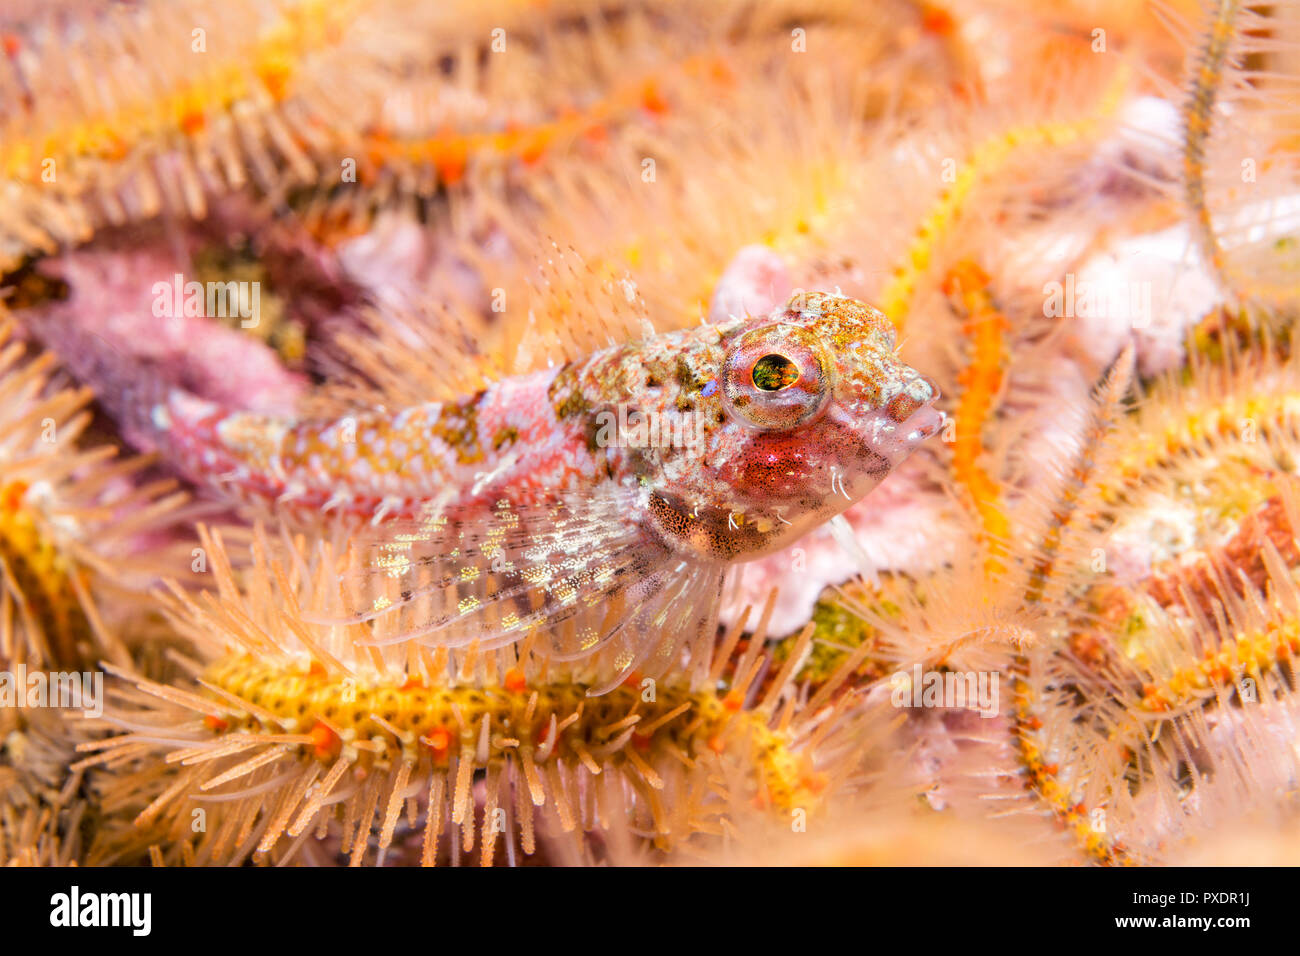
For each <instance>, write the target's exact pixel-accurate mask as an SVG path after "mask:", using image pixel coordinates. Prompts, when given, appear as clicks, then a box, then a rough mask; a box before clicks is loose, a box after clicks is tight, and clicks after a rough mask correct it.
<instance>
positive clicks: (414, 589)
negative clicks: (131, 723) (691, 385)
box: [307, 492, 722, 673]
mask: <svg viewBox="0 0 1300 956" xmlns="http://www.w3.org/2000/svg"><path fill="white" fill-rule="evenodd" d="M643 514H644V505H643V504H642V503H641V498H640V496H639V495H637V494H636V493H634V492H626V493H610V494H605V495H601V496H598V497H597V498H595V499H592V498H585V499H578V498H576V497H574V498H565V499H557V500H555V501H552V502H548V503H546V504H544V505H527V506H519V505H513V504H510V503H509V502H506V501H502V502H499V503H498V504H497V505H496V506H495V507H493V508H491V509H487V510H482V509H478V510H474V511H467V510H465V509H460V508H457V507H443V508H437V509H430V512H429V513H428V514H427V515H425V516H423V517H421V518H420V519H417V520H409V519H403V520H391V521H385V522H382V523H381V524H379V525H378V526H375V527H367V528H364V529H361V530H360V531H359V532H358V533H357V534H355V535H353V536H352V539H351V540H352V544H351V548H352V552H353V553H352V554H351V555H349V556H348V557H347V560H346V561H343V562H341V564H342V570H341V572H340V573H339V576H338V585H337V588H336V589H334V590H333V591H332V593H330V594H329V595H328V596H327V598H326V599H325V600H324V601H323V602H321V604H320V606H319V607H317V608H316V609H314V611H313V612H311V613H309V614H308V615H307V616H308V617H309V618H310V619H311V620H313V621H315V622H317V623H329V624H343V625H364V626H365V627H367V628H368V629H369V631H370V634H369V635H368V636H367V637H366V639H365V641H364V642H365V643H369V644H374V645H394V644H399V643H403V642H407V641H416V642H418V643H420V644H422V645H426V646H443V647H448V648H458V647H468V646H470V645H476V646H477V647H478V648H479V649H480V650H490V649H493V648H497V647H503V646H506V645H509V644H513V643H515V642H518V641H521V640H523V639H524V638H526V637H527V636H529V635H530V634H533V633H536V634H537V635H538V639H539V640H540V641H543V642H544V643H542V644H541V647H543V648H544V647H546V646H547V645H548V644H549V647H550V652H551V655H552V656H553V657H554V658H556V659H559V660H569V661H576V660H581V659H583V658H586V657H588V656H589V655H592V654H594V653H596V652H597V651H601V652H602V660H603V659H606V658H608V659H609V661H610V662H611V666H612V667H613V668H615V670H616V671H618V672H620V673H622V672H630V671H631V670H632V669H634V668H637V667H641V666H642V665H652V666H656V667H657V666H658V665H659V664H663V663H665V661H666V660H667V659H669V658H671V657H672V655H673V654H674V653H675V651H679V650H680V649H681V646H682V644H681V641H680V640H679V634H678V633H677V632H679V631H681V630H682V629H683V626H687V625H690V626H693V625H695V624H697V623H699V622H700V621H702V620H704V619H705V618H708V619H709V620H713V621H716V618H715V617H711V615H716V610H717V592H718V591H719V590H720V587H721V584H720V582H721V574H722V572H721V570H719V569H714V568H712V566H706V565H700V564H696V563H694V562H691V561H690V560H688V559H684V558H682V557H681V556H680V555H677V554H676V553H674V552H672V551H671V550H670V549H668V548H667V547H666V546H665V545H664V544H663V543H662V542H661V541H660V540H659V539H658V538H656V537H655V536H654V535H653V534H652V533H650V532H649V531H648V530H646V528H645V527H644V525H643V524H642V518H643ZM715 579H716V580H715ZM715 626H716V624H715ZM697 630H698V628H697ZM606 650H607V651H609V653H608V654H605V653H604V651H606ZM665 666H666V664H665Z"/></svg>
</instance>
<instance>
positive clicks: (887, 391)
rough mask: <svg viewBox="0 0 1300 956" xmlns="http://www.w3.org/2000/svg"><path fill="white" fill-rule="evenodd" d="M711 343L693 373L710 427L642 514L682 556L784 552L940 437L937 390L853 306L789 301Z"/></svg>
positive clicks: (725, 330)
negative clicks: (691, 459)
mask: <svg viewBox="0 0 1300 956" xmlns="http://www.w3.org/2000/svg"><path fill="white" fill-rule="evenodd" d="M718 331H719V340H718V341H717V345H716V348H714V349H712V350H710V352H709V353H708V354H707V355H706V356H705V358H704V359H703V360H702V366H703V367H702V374H703V375H705V376H709V375H711V376H712V378H711V380H710V384H709V385H708V386H706V388H705V392H710V393H714V394H715V397H716V400H717V404H718V406H719V407H720V409H721V412H720V414H718V415H717V416H716V419H715V421H716V423H717V424H716V427H713V428H712V429H711V430H710V432H709V434H708V436H707V439H708V440H707V442H705V444H704V446H703V449H702V452H701V455H700V457H699V467H698V469H696V470H695V471H694V472H691V471H689V470H686V469H682V468H678V469H677V470H676V471H675V472H674V473H672V474H666V475H665V476H664V480H663V481H662V482H661V483H660V486H659V488H657V489H656V495H655V496H654V497H653V498H652V500H651V509H652V511H653V510H654V509H655V508H658V509H659V512H660V513H659V514H656V516H655V517H656V522H657V524H658V525H659V526H660V527H663V528H666V529H667V534H668V535H670V536H671V537H673V538H674V540H675V541H676V542H677V543H678V544H679V546H681V545H683V544H684V545H685V547H686V548H687V549H688V550H692V551H695V552H696V553H698V554H700V555H702V556H706V557H714V558H721V559H724V560H750V559H753V558H756V557H759V556H762V555H764V554H769V553H771V552H773V551H777V550H780V549H782V548H784V547H787V546H789V545H790V544H792V543H793V542H794V541H796V540H797V539H798V538H800V537H802V536H803V535H804V534H806V533H807V532H808V531H809V530H811V529H812V528H814V527H816V526H817V525H820V524H822V523H823V522H825V521H828V520H829V519H831V518H833V517H834V516H835V515H837V514H839V513H841V512H842V511H844V510H845V509H847V508H848V507H850V506H851V505H853V504H854V503H856V502H857V501H858V500H860V499H861V498H863V497H864V496H865V495H867V493H868V492H870V491H871V490H872V489H873V488H875V487H876V486H877V485H878V484H879V483H880V482H881V481H882V480H884V478H885V477H886V476H887V475H888V474H889V473H890V472H891V471H892V470H893V469H894V468H895V467H897V466H898V465H899V464H900V463H901V462H902V461H903V460H904V459H906V458H907V457H908V456H909V455H910V454H911V453H912V452H913V451H914V450H915V449H916V448H917V447H918V446H919V445H920V444H921V443H922V442H924V441H925V440H926V439H928V438H930V437H932V436H934V435H935V434H937V433H938V431H939V430H940V428H941V427H942V424H943V415H942V413H940V412H939V411H938V410H937V409H935V407H934V403H935V401H936V400H937V399H938V398H939V390H938V388H937V386H936V385H935V384H934V382H933V381H931V380H930V379H928V378H926V377H925V376H924V375H922V374H921V373H920V372H918V371H916V370H915V369H913V368H911V367H910V366H908V365H907V364H906V363H904V362H903V361H902V360H901V359H900V358H899V357H898V352H897V346H896V341H895V333H894V328H893V326H892V324H891V323H890V321H889V320H888V319H887V318H886V317H885V315H884V314H883V313H881V312H880V311H879V310H877V309H874V308H872V307H871V306H869V305H867V304H865V303H863V302H859V301H857V300H855V299H851V298H848V297H845V296H841V295H831V294H828V293H820V292H800V293H796V294H795V295H794V296H793V297H791V299H790V300H789V301H788V302H787V303H786V304H785V305H784V306H783V307H781V308H778V309H776V310H774V311H773V312H772V313H770V314H768V315H766V316H762V317H757V318H747V319H744V320H737V321H735V322H733V323H731V324H729V325H726V326H723V327H720V328H719V330H718ZM688 512H689V513H688Z"/></svg>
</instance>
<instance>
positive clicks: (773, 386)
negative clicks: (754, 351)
mask: <svg viewBox="0 0 1300 956" xmlns="http://www.w3.org/2000/svg"><path fill="white" fill-rule="evenodd" d="M753 380H754V387H755V388H758V389H761V390H762V391H764V392H779V391H780V390H781V389H783V388H789V387H790V386H791V385H793V384H794V383H795V382H797V381H799V366H797V365H795V364H794V362H791V361H790V360H789V359H788V358H786V357H785V356H784V355H777V354H776V353H775V352H769V353H768V354H767V355H764V356H763V357H762V358H761V359H759V360H758V361H757V362H755V363H754V374H753Z"/></svg>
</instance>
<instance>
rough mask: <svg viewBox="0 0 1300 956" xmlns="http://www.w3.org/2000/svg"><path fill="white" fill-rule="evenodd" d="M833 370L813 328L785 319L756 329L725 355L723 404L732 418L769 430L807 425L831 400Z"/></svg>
mask: <svg viewBox="0 0 1300 956" xmlns="http://www.w3.org/2000/svg"><path fill="white" fill-rule="evenodd" d="M830 368H831V366H830V362H829V360H828V359H827V357H826V353H825V351H824V350H823V349H822V346H821V343H820V342H819V341H818V339H817V337H816V336H815V335H813V334H812V333H811V332H809V331H808V330H807V329H804V328H800V327H799V326H797V325H786V324H784V323H776V324H775V325H766V326H763V327H762V328H757V329H750V330H749V331H748V332H745V333H744V334H743V335H741V336H740V338H739V339H737V340H736V342H735V343H734V344H733V345H732V346H731V348H730V349H728V351H727V354H726V357H725V358H724V359H723V368H722V404H723V407H724V408H725V409H726V410H727V413H728V414H729V415H730V416H731V417H732V418H734V419H736V420H738V421H740V422H742V423H743V424H746V425H749V426H750V427H752V428H760V429H763V430H765V431H767V430H780V429H787V428H794V427H796V426H799V425H805V424H807V423H808V422H811V421H813V420H814V419H815V418H817V416H819V415H820V414H821V413H822V412H823V411H824V410H825V408H826V404H827V402H828V401H829V400H830V396H831V381H830Z"/></svg>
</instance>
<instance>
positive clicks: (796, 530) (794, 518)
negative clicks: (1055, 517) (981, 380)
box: [153, 293, 941, 562]
mask: <svg viewBox="0 0 1300 956" xmlns="http://www.w3.org/2000/svg"><path fill="white" fill-rule="evenodd" d="M773 355H776V356H783V357H784V358H786V359H788V360H790V361H791V362H792V363H793V365H794V366H795V369H794V370H790V369H789V366H785V368H786V369H787V375H788V374H790V373H791V371H793V374H795V375H797V380H796V381H795V382H794V383H793V384H791V385H788V386H786V387H782V388H779V389H775V390H768V391H764V390H763V389H759V388H756V387H754V385H753V375H754V366H755V362H756V360H759V359H762V358H763V357H764V356H773ZM937 397H938V396H937V390H936V389H935V388H934V386H933V385H932V384H931V383H930V382H929V381H928V380H927V379H925V378H924V377H922V376H921V375H920V374H919V373H917V372H916V371H914V370H913V369H911V368H909V367H908V366H907V365H905V364H903V363H902V362H901V361H900V360H899V359H898V357H897V355H896V354H895V347H894V333H893V329H892V326H891V325H890V324H889V321H888V320H887V319H886V318H885V316H884V315H883V314H881V313H880V312H879V311H877V310H875V309H873V308H871V307H870V306H867V305H865V304H863V303H861V302H858V301H856V300H853V299H849V298H845V297H842V296H836V295H829V294H825V293H806V294H800V295H796V296H795V297H793V298H792V299H791V300H790V302H788V303H787V304H786V305H785V306H783V307H781V308H779V309H776V310H774V311H773V312H772V313H771V314H769V315H767V316H762V317H757V318H752V317H751V318H742V319H734V320H731V321H729V322H727V323H725V324H722V325H706V326H700V327H697V328H693V329H689V330H686V331H682V332H675V333H671V334H666V335H660V336H656V337H654V338H652V339H648V340H644V341H642V342H637V343H633V344H629V345H625V346H620V347H615V348H611V349H607V350H603V351H600V352H597V353H594V354H593V355H591V356H590V357H589V358H587V359H586V360H584V361H578V362H570V363H568V364H566V365H564V366H562V367H561V368H559V369H554V370H546V371H543V372H538V373H534V374H531V375H527V376H522V377H518V378H512V379H507V380H504V381H501V382H499V383H495V384H493V385H491V386H489V387H487V388H486V389H484V390H482V391H480V392H479V393H477V394H476V395H473V396H471V397H469V398H467V399H466V400H464V401H462V402H452V403H442V404H437V403H431V404H427V405H422V406H417V407H414V408H409V409H405V410H403V411H401V412H398V413H392V412H384V411H383V410H375V411H371V412H366V413H359V414H357V415H354V416H349V417H345V418H341V419H338V420H335V421H328V422H323V421H300V422H291V421H285V420H278V419H274V418H270V417H267V416H263V415H257V414H250V413H235V414H227V413H225V412H224V411H223V410H222V409H221V408H219V407H218V406H216V405H213V404H211V403H207V402H203V401H200V400H197V399H194V398H193V397H191V396H188V395H186V394H184V393H181V392H173V393H171V395H170V396H169V398H168V401H167V402H166V404H165V405H162V406H160V407H159V408H157V409H156V410H155V412H154V416H153V417H154V422H155V424H156V425H157V426H159V427H160V428H162V429H164V430H165V431H166V432H167V433H168V434H169V437H170V441H171V444H172V446H173V449H174V452H175V454H176V455H177V456H178V458H179V461H180V463H181V464H182V466H183V467H184V468H185V470H186V471H188V472H190V473H191V474H192V475H194V476H196V477H200V478H205V479H207V480H211V481H215V482H218V483H220V484H222V485H224V486H226V487H227V488H230V487H233V488H234V489H235V490H237V491H239V492H240V493H241V494H242V495H244V496H246V497H254V498H265V499H277V500H282V501H285V502H286V503H291V504H293V505H294V506H295V507H297V508H301V509H307V510H310V511H319V510H336V511H338V512H341V513H344V514H349V515H353V516H356V517H360V518H367V519H369V518H374V517H376V516H379V517H381V518H382V517H386V516H413V515H416V514H418V513H420V512H421V511H422V509H424V508H425V507H426V505H427V503H428V502H429V501H431V500H435V499H436V500H439V501H441V502H442V503H444V504H446V505H448V506H455V507H457V508H459V509H462V510H464V509H466V508H473V507H476V506H482V507H484V508H487V507H489V506H491V505H492V504H494V503H496V502H499V501H501V500H502V499H505V500H507V501H509V502H510V503H511V504H513V505H517V506H526V505H533V504H545V503H546V502H547V501H548V500H550V499H553V498H554V497H555V496H558V495H572V494H590V495H593V496H598V495H600V494H601V493H602V490H603V489H608V488H610V487H617V488H620V489H622V490H624V491H626V492H628V493H630V494H631V495H632V497H633V500H635V501H637V502H639V503H640V504H641V505H642V507H643V511H642V513H641V514H639V515H629V518H630V519H631V520H635V521H637V522H638V523H640V524H641V525H642V526H643V527H644V528H645V529H647V530H649V531H650V532H652V533H653V535H654V536H655V537H656V538H658V539H659V540H660V541H662V542H664V543H665V544H666V545H668V546H669V547H671V548H672V549H674V550H676V551H680V552H686V553H688V554H690V555H691V556H693V557H695V558H698V559H701V560H705V561H718V562H730V561H734V560H746V559H749V558H754V557H758V556H760V555H763V554H767V553H770V552H771V551H774V550H777V549H780V548H782V547H785V546H787V545H789V544H790V543H792V542H793V541H794V540H796V539H797V538H798V537H799V536H801V535H802V534H804V533H805V532H806V531H808V530H809V529H810V528H812V527H814V526H816V525H817V524H820V523H821V522H823V521H825V520H827V519H829V518H830V517H832V516H834V515H835V514H838V513H839V512H841V511H843V510H844V509H845V508H847V507H849V505H851V504H853V503H854V502H855V501H856V500H858V499H859V498H861V497H862V496H863V495H865V494H867V493H868V492H869V491H870V490H871V489H872V488H873V487H875V486H876V485H877V484H878V483H879V482H880V481H881V480H882V479H883V478H884V477H885V476H886V475H887V474H888V473H889V471H890V470H891V469H892V468H893V467H895V466H896V465H898V463H899V462H901V461H902V460H903V459H904V458H905V457H906V456H907V455H908V454H910V452H911V451H912V450H913V449H914V448H915V447H916V446H917V445H918V444H919V443H920V442H921V441H923V440H924V439H925V438H927V437H930V436H931V435H933V434H934V433H935V432H936V431H937V430H938V427H939V424H940V422H941V418H940V416H939V414H938V413H937V412H936V411H934V409H933V408H932V406H931V403H932V402H933V401H934V399H935V398H937ZM639 423H640V424H642V427H641V428H640V429H638V424H639ZM655 423H658V424H657V426H655ZM652 426H653V427H652Z"/></svg>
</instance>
